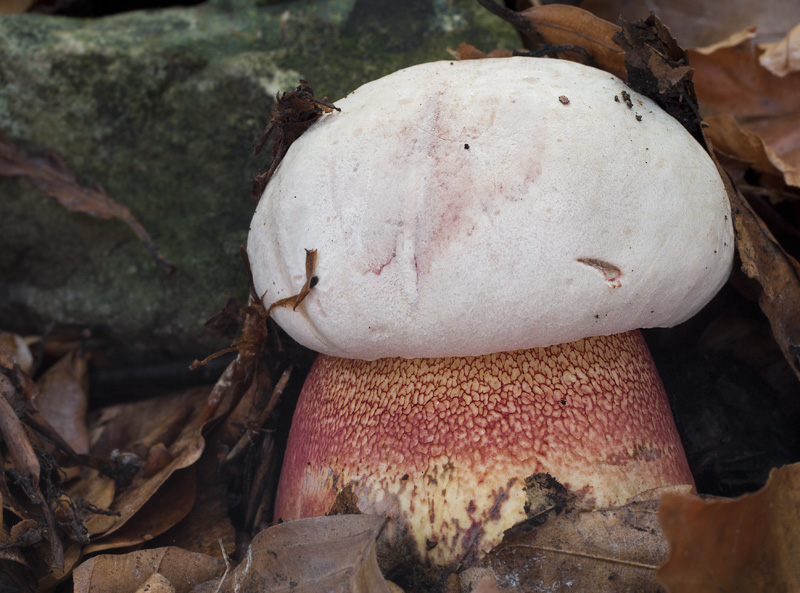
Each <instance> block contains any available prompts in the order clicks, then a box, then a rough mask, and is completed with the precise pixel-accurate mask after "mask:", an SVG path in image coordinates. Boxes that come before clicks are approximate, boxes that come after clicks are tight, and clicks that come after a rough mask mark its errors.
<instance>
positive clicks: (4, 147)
mask: <svg viewBox="0 0 800 593" xmlns="http://www.w3.org/2000/svg"><path fill="white" fill-rule="evenodd" d="M0 175H8V176H20V177H27V178H28V179H30V180H31V182H33V184H34V185H35V186H36V188H37V189H38V190H39V191H40V192H42V193H43V194H45V195H47V196H50V197H51V198H55V199H56V200H57V201H58V203H59V204H61V205H62V206H63V207H64V208H66V209H67V210H69V211H70V212H80V213H83V214H88V215H89V216H94V217H96V218H101V219H104V220H108V219H117V220H120V221H121V222H123V223H125V224H126V225H127V226H128V228H130V229H131V230H132V231H133V232H134V234H136V236H137V237H138V238H139V240H140V241H141V242H142V243H143V244H144V246H145V247H146V248H147V250H148V251H149V252H150V256H151V257H152V258H153V259H154V260H155V262H156V263H157V264H158V265H159V267H160V268H161V269H162V270H164V272H165V273H166V274H167V275H171V274H174V273H175V271H176V269H177V268H176V267H175V266H174V265H173V264H171V263H169V262H168V261H167V260H166V259H164V257H163V256H162V255H161V252H160V251H159V250H158V247H157V246H156V244H155V243H154V242H153V240H152V239H151V238H150V235H149V234H148V233H147V231H146V230H145V228H144V227H143V226H142V225H141V223H140V222H139V221H138V220H136V218H134V216H133V214H132V213H131V211H130V210H129V209H128V208H127V207H125V206H123V205H121V204H119V203H117V202H115V201H114V200H113V199H111V198H110V197H109V196H108V194H106V192H105V190H104V189H103V188H102V187H100V186H95V187H93V188H85V187H82V186H81V185H79V184H78V182H77V181H76V180H75V175H74V174H73V173H72V171H70V170H69V169H68V168H67V165H66V163H65V162H64V160H63V159H62V158H61V157H60V156H59V155H58V154H56V153H55V152H53V151H49V152H47V153H46V154H45V155H44V156H43V157H29V156H27V155H25V154H24V153H23V152H22V151H20V150H19V148H17V147H16V146H15V145H14V143H13V142H11V140H9V139H8V138H7V137H6V136H5V135H3V134H2V133H0Z"/></svg>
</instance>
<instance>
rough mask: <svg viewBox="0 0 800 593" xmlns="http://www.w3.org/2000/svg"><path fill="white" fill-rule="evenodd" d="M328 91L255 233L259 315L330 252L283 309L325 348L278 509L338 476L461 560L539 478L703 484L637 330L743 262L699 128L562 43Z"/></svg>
mask: <svg viewBox="0 0 800 593" xmlns="http://www.w3.org/2000/svg"><path fill="white" fill-rule="evenodd" d="M620 96H624V97H625V100H624V101H620V100H619V97H620ZM565 99H566V100H565ZM337 106H338V107H339V108H340V109H341V112H336V113H331V114H327V115H324V116H322V117H321V118H320V119H319V120H318V121H317V122H316V123H315V124H313V125H312V126H311V128H310V129H309V130H308V131H307V132H306V133H304V134H303V136H301V137H300V138H299V139H298V140H297V141H296V142H295V143H294V144H293V145H292V146H291V148H290V149H289V151H288V152H287V154H286V156H285V158H284V159H283V161H282V162H281V164H280V166H279V167H278V169H277V171H276V173H275V175H274V177H273V178H272V180H271V181H270V183H269V184H268V186H267V188H266V191H265V192H264V195H263V197H262V199H261V201H260V203H259V205H258V208H257V210H256V213H255V216H254V218H253V221H252V225H251V229H250V235H249V239H248V253H249V256H250V261H251V265H252V271H253V280H254V284H255V288H256V290H257V291H258V292H259V294H263V301H264V304H265V306H269V305H271V304H272V303H275V302H277V301H279V300H280V299H283V298H285V297H288V296H291V295H293V294H296V293H297V292H298V290H299V289H300V287H301V286H303V284H304V283H305V282H306V280H307V279H306V267H305V254H306V250H311V249H316V250H317V260H316V268H315V270H314V275H315V276H316V278H317V280H318V282H317V283H316V285H315V286H314V288H313V290H311V292H310V293H308V295H307V297H306V298H305V300H303V301H302V303H300V305H299V306H297V307H296V308H295V309H294V310H293V309H292V308H288V307H284V308H276V309H274V310H273V316H274V319H275V320H276V321H277V322H278V324H279V325H280V326H281V327H282V328H283V329H284V330H286V331H287V332H288V333H289V334H290V335H291V336H292V337H293V338H294V339H295V340H297V341H298V342H300V343H301V344H303V345H305V346H307V347H309V348H311V349H313V350H316V351H318V352H320V353H321V354H320V355H319V356H318V358H317V359H316V362H315V363H314V365H313V367H312V369H311V371H310V374H309V375H308V378H307V379H306V382H305V385H304V387H303V390H302V393H301V395H300V399H299V402H298V406H297V409H296V411H295V416H294V420H293V424H292V427H291V432H290V435H289V441H288V443H287V452H286V456H285V460H284V466H283V470H282V474H281V479H280V485H279V489H278V494H277V500H276V509H275V517H276V519H281V520H290V519H295V518H300V517H306V516H313V515H323V514H325V513H327V512H328V511H329V510H330V508H331V506H332V504H333V503H334V501H335V500H336V499H337V495H340V494H341V493H343V492H344V493H347V497H349V498H348V499H349V501H350V502H352V503H354V504H355V505H356V506H357V507H358V509H359V510H360V511H361V512H370V513H382V514H385V515H386V516H388V517H390V519H391V521H390V524H389V529H388V535H387V537H388V539H389V540H390V544H391V545H394V546H396V547H404V546H405V548H403V549H406V548H410V551H412V552H414V553H416V554H417V555H418V556H419V557H420V558H422V559H423V560H425V561H428V562H432V563H435V564H438V565H444V566H454V565H456V564H458V563H468V562H471V561H474V560H475V559H477V558H479V557H480V556H481V555H482V554H484V553H485V552H487V551H488V550H490V549H491V548H492V547H493V546H495V545H496V544H497V543H499V541H500V540H501V539H502V537H503V533H504V531H506V530H507V529H508V528H510V527H512V526H513V525H515V524H516V523H518V522H520V521H523V520H525V519H526V517H527V516H528V515H526V511H527V512H528V513H530V512H531V505H532V504H534V503H532V501H531V499H530V496H528V494H529V493H530V487H531V484H532V483H535V482H536V480H537V479H538V478H541V477H548V476H549V478H552V479H554V480H556V481H557V482H559V483H560V484H562V485H563V486H565V487H566V488H567V489H568V490H569V492H570V493H571V494H572V495H573V496H574V497H575V499H576V500H578V501H580V503H581V504H583V505H584V506H586V507H587V508H607V507H612V506H616V505H622V504H624V503H625V502H626V501H627V500H629V499H630V498H632V497H635V496H642V495H643V493H645V494H644V496H647V491H650V490H653V489H657V488H661V487H665V486H678V485H687V484H688V485H692V484H693V481H692V476H691V474H690V471H689V468H688V466H687V463H686V459H685V456H684V453H683V449H682V447H681V444H680V440H679V437H678V435H677V432H676V430H675V425H674V422H673V419H672V415H671V413H670V408H669V403H668V401H667V398H666V395H665V393H664V389H663V387H662V385H661V381H660V379H659V377H658V374H657V372H656V369H655V367H654V364H653V361H652V358H651V356H650V354H649V351H648V349H647V346H646V345H645V342H644V340H643V338H642V336H641V334H640V332H639V331H638V328H645V327H659V326H672V325H676V324H678V323H681V322H682V321H684V320H686V319H688V318H689V317H691V316H692V315H694V314H695V313H696V312H697V311H699V310H700V309H701V308H702V307H703V306H704V305H705V304H706V303H707V302H708V301H709V300H710V299H711V298H712V297H713V295H714V294H715V293H716V292H717V291H718V290H719V288H720V287H721V286H722V285H723V284H724V282H725V281H726V279H727V277H728V274H729V272H730V269H731V265H732V256H733V251H732V249H733V231H732V227H731V220H730V207H729V204H728V200H727V195H726V192H725V189H724V185H723V182H722V180H721V179H720V176H719V174H718V172H717V169H716V167H715V165H714V163H713V162H712V160H711V159H710V157H709V156H708V154H707V153H706V152H705V150H704V149H703V148H702V147H701V146H700V145H699V144H698V143H697V142H696V141H695V140H694V139H693V138H692V136H691V135H690V134H689V133H688V132H687V131H686V130H685V129H684V128H683V127H682V126H681V125H680V124H679V123H678V122H677V121H675V120H674V119H673V118H671V117H670V116H669V115H667V114H666V113H665V112H664V111H662V110H661V109H660V108H659V107H658V106H657V105H656V104H655V103H654V102H653V101H651V100H650V99H648V98H647V97H645V96H642V95H640V94H638V93H636V92H634V91H633V90H631V89H630V88H628V87H627V86H625V84H624V83H623V82H622V81H621V80H619V79H618V78H616V77H614V76H613V75H611V74H608V73H606V72H603V71H600V70H596V69H593V68H590V67H587V66H583V65H579V64H576V63H572V62H567V61H562V60H553V59H538V58H522V57H515V58H507V59H499V60H475V61H463V62H438V63H431V64H423V65H419V66H414V67H411V68H407V69H405V70H401V71H399V72H396V73H394V74H391V75H389V76H386V77H384V78H381V79H379V80H376V81H373V82H371V83H368V84H366V85H364V86H362V87H360V88H359V89H357V90H356V91H354V92H353V93H351V94H350V95H348V96H347V97H346V98H344V99H342V100H341V101H339V102H337ZM549 478H548V479H549ZM534 506H535V505H534Z"/></svg>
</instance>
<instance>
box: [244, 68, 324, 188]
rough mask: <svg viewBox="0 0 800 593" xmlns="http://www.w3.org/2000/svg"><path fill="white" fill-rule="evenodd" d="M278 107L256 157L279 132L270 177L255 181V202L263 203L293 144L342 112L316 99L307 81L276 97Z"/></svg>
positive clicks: (254, 151)
mask: <svg viewBox="0 0 800 593" xmlns="http://www.w3.org/2000/svg"><path fill="white" fill-rule="evenodd" d="M275 100H276V101H277V102H278V105H277V106H276V107H275V110H274V111H273V112H272V113H270V114H269V124H267V127H266V128H265V129H264V132H263V134H261V138H259V140H258V142H256V145H255V148H254V149H253V154H258V153H259V152H261V149H262V148H264V145H265V144H266V143H267V140H269V137H270V135H272V132H273V130H275V131H276V134H275V141H274V142H273V144H272V162H271V163H270V166H269V169H267V172H266V173H262V174H260V175H257V176H256V177H255V179H253V189H252V192H251V194H250V196H251V197H252V198H254V199H255V200H260V199H261V194H263V193H264V189H265V188H266V187H267V183H268V182H269V180H270V178H271V177H272V174H273V173H274V172H275V169H277V168H278V165H279V164H280V162H281V161H282V160H283V157H284V155H286V151H287V150H289V147H290V146H291V145H292V143H293V142H294V141H295V140H297V139H298V138H299V137H300V136H301V134H302V133H303V132H305V131H306V130H307V129H308V128H309V127H310V126H311V124H313V123H314V122H315V121H317V119H319V117H320V116H321V115H322V114H323V113H330V112H331V111H334V110H336V111H339V108H338V107H336V106H335V105H333V104H332V103H327V102H325V101H320V100H319V99H315V98H314V91H313V90H312V88H311V85H310V84H309V83H308V81H307V80H301V81H300V84H299V85H298V86H297V87H296V88H295V89H294V90H293V91H289V92H288V93H283V94H280V93H278V94H277V95H276V97H275Z"/></svg>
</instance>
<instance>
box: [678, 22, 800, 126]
mask: <svg viewBox="0 0 800 593" xmlns="http://www.w3.org/2000/svg"><path fill="white" fill-rule="evenodd" d="M743 37H744V38H743V39H742V40H741V41H740V42H739V43H737V44H736V45H730V44H721V45H718V46H717V47H716V48H715V51H712V52H710V53H709V52H708V50H701V51H698V50H691V49H690V50H689V59H690V60H691V65H692V68H694V70H695V74H694V83H695V90H696V92H697V97H698V99H699V100H700V102H701V104H704V105H706V106H708V107H711V108H713V109H714V110H715V111H716V112H718V113H724V114H731V115H735V116H737V117H756V116H773V117H774V116H778V115H786V114H791V113H796V112H797V111H798V109H800V72H793V73H789V74H786V75H785V76H782V77H781V76H776V75H775V74H773V73H772V72H770V71H769V70H767V69H766V68H764V67H763V66H762V65H761V63H760V62H759V58H760V57H761V55H762V54H763V52H764V50H763V49H761V48H759V47H758V46H757V45H756V44H754V43H753V41H752V39H750V38H749V37H748V36H747V35H744V36H743ZM737 40H738V39H737Z"/></svg>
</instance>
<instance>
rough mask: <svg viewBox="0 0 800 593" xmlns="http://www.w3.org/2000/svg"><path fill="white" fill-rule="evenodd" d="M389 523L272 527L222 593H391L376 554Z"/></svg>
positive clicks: (304, 522)
mask: <svg viewBox="0 0 800 593" xmlns="http://www.w3.org/2000/svg"><path fill="white" fill-rule="evenodd" d="M385 523H386V520H385V519H384V518H383V517H378V516H375V515H336V516H331V517H314V518H311V519H299V520H297V521H289V522H287V523H281V524H280V525H275V526H274V527H270V528H269V529H266V530H264V531H262V532H261V533H259V534H258V535H257V536H256V537H255V538H254V539H253V542H252V543H251V544H250V549H249V550H248V552H247V555H246V557H245V559H244V561H243V562H242V564H240V565H239V566H238V567H237V568H236V570H234V571H233V574H232V575H230V576H229V577H228V578H227V579H226V580H225V582H224V583H222V587H221V589H220V593H232V592H234V591H263V592H264V593H269V592H275V593H277V592H279V591H289V590H291V591H293V592H295V593H317V592H318V591H342V592H347V593H389V587H388V585H387V584H386V581H385V580H384V578H383V575H381V571H380V569H379V568H378V560H377V557H376V554H375V548H376V539H377V537H378V535H379V534H380V532H381V531H382V530H383V526H384V525H385ZM76 593H77V591H76Z"/></svg>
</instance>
